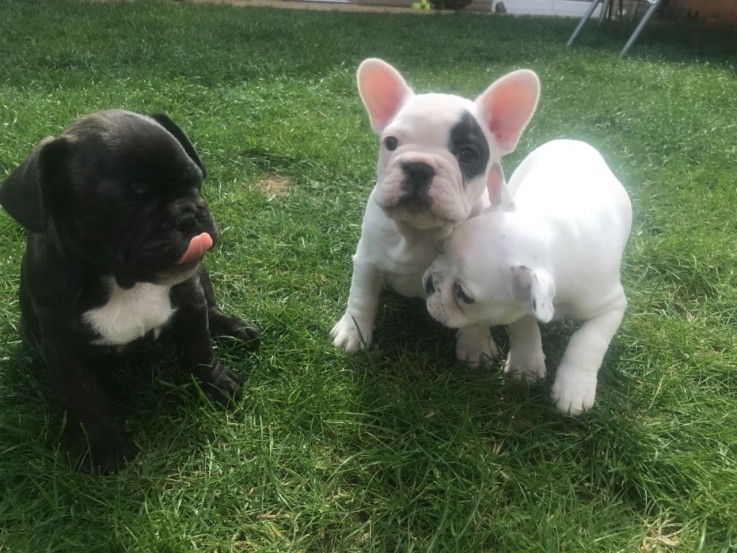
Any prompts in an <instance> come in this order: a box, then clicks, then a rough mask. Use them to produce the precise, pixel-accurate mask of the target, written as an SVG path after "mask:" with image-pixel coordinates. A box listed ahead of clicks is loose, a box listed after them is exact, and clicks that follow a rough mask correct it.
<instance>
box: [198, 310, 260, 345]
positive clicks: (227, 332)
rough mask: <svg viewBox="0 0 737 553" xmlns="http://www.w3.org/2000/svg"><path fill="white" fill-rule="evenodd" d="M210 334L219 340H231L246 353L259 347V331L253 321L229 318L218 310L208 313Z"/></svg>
mask: <svg viewBox="0 0 737 553" xmlns="http://www.w3.org/2000/svg"><path fill="white" fill-rule="evenodd" d="M209 324H210V334H211V335H212V336H213V337H214V338H219V339H221V340H223V339H225V340H233V341H234V342H238V344H239V345H240V346H242V347H244V348H245V349H246V350H248V351H254V350H256V349H258V347H259V346H260V345H261V331H260V330H259V328H258V325H257V324H256V323H254V322H253V321H249V320H247V319H241V318H239V317H229V316H228V315H224V314H223V313H221V312H220V311H218V310H216V309H215V310H211V311H210V313H209Z"/></svg>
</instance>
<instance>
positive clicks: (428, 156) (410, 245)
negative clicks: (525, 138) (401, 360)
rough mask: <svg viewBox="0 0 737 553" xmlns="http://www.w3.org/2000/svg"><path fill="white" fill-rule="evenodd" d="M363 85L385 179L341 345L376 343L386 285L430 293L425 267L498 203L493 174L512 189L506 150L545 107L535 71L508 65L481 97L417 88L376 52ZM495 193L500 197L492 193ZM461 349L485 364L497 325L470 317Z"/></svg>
mask: <svg viewBox="0 0 737 553" xmlns="http://www.w3.org/2000/svg"><path fill="white" fill-rule="evenodd" d="M357 77H358V90H359V93H360V95H361V99H362V100H363V103H364V105H365V107H366V110H367V111H368V115H369V119H370V121H371V127H372V128H373V130H374V132H375V133H376V134H377V135H378V136H379V138H380V149H379V161H378V165H377V173H378V179H377V182H376V186H375V187H374V189H373V190H372V192H371V195H370V197H369V199H368V204H367V206H366V211H365V213H364V217H363V225H362V229H361V238H360V240H359V242H358V247H357V249H356V253H355V255H354V256H353V277H352V281H351V288H350V293H349V296H348V306H347V308H346V311H345V314H344V315H343V317H342V318H341V319H340V320H339V321H338V322H337V324H336V325H335V326H334V327H333V329H332V331H331V334H332V337H333V344H334V345H335V347H338V348H344V349H345V350H346V351H348V352H351V353H352V352H355V351H358V350H359V349H361V348H362V347H368V346H369V345H370V344H371V339H372V336H373V330H374V321H375V319H376V314H377V310H378V306H379V295H380V293H381V290H382V289H383V288H384V287H385V286H389V287H390V288H392V289H393V290H395V291H396V292H397V293H399V294H401V295H403V296H406V297H419V298H424V297H425V292H424V290H423V287H422V274H423V273H424V271H425V269H427V267H428V266H429V265H430V263H431V262H432V260H433V259H434V258H435V256H436V255H437V253H438V248H439V246H440V243H441V242H442V240H443V239H444V238H446V237H447V236H448V235H449V234H450V232H451V231H452V230H453V228H454V227H455V226H456V225H458V224H460V223H461V222H463V221H464V220H466V219H467V218H469V217H471V216H473V215H476V214H478V213H480V212H481V211H482V210H484V209H485V208H487V207H489V205H490V198H489V197H488V196H487V195H486V194H485V189H486V183H487V181H489V180H490V179H491V180H494V181H495V182H499V184H500V187H498V188H497V189H496V190H498V191H499V190H501V191H502V192H503V190H504V184H503V179H504V176H503V173H502V170H501V166H500V163H499V161H500V159H501V157H502V156H503V155H505V154H508V153H509V152H512V151H513V150H514V148H515V146H516V145H517V142H518V140H519V137H520V135H521V133H522V131H523V130H524V128H525V127H526V126H527V123H528V122H529V120H530V118H531V117H532V114H533V113H534V111H535V108H536V106H537V99H538V95H539V89H540V84H539V81H538V78H537V76H536V75H535V73H533V72H532V71H528V70H519V71H515V72H512V73H509V74H507V75H505V76H503V77H501V78H500V79H498V80H497V81H495V82H494V83H493V84H491V86H489V87H488V88H487V89H486V90H485V91H484V92H483V93H482V94H481V95H480V96H478V98H476V99H475V100H474V101H471V100H467V99H465V98H461V97H460V96H454V95H450V94H417V95H415V94H414V93H413V91H412V89H411V88H410V87H409V86H408V85H407V83H406V82H405V80H404V78H403V77H402V76H401V75H400V74H399V72H398V71H397V70H396V69H394V68H393V67H392V66H391V65H389V64H387V63H386V62H384V61H382V60H379V59H367V60H365V61H364V62H363V63H361V65H360V67H359V68H358V75H357ZM491 201H496V199H495V198H492V199H491ZM456 355H457V357H458V358H459V359H461V360H463V361H468V362H470V363H477V362H478V361H480V360H482V359H483V358H484V357H495V356H496V355H497V350H496V346H495V345H494V342H493V341H492V340H491V336H490V332H489V327H488V326H476V327H472V326H467V327H465V328H464V329H463V330H462V332H461V334H460V335H459V337H458V342H457V346H456Z"/></svg>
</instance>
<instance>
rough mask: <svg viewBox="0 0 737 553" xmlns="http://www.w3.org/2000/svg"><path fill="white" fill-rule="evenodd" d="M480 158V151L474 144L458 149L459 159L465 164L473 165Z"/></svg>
mask: <svg viewBox="0 0 737 553" xmlns="http://www.w3.org/2000/svg"><path fill="white" fill-rule="evenodd" d="M478 159H479V152H478V150H476V148H474V147H473V146H464V147H463V148H461V149H460V150H458V161H459V162H460V163H462V164H464V165H472V164H474V163H476V162H477V161H478Z"/></svg>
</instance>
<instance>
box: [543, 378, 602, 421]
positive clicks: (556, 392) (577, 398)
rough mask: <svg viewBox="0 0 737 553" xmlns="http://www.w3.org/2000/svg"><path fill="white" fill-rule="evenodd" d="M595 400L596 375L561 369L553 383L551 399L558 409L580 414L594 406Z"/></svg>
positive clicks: (571, 413) (570, 413)
mask: <svg viewBox="0 0 737 553" xmlns="http://www.w3.org/2000/svg"><path fill="white" fill-rule="evenodd" d="M595 400H596V376H593V377H591V376H589V375H586V374H582V373H581V372H577V371H570V372H569V371H562V372H561V370H560V368H559V369H558V375H557V376H556V378H555V383H554V384H553V401H554V402H555V406H556V407H557V408H558V410H559V411H562V412H563V413H568V414H569V415H580V414H581V413H583V412H584V411H588V410H589V409H591V408H592V407H593V406H594V401H595Z"/></svg>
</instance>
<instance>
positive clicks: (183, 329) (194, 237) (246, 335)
mask: <svg viewBox="0 0 737 553" xmlns="http://www.w3.org/2000/svg"><path fill="white" fill-rule="evenodd" d="M204 178H205V168H204V167H203V165H202V162H201V161H200V158H199V156H198V155H197V152H196V151H195V149H194V146H193V145H192V143H191V142H190V141H189V140H188V139H187V137H186V136H185V134H184V133H183V132H182V130H181V129H180V128H179V127H178V126H177V125H176V124H175V123H174V122H173V121H172V120H171V119H169V118H168V117H167V116H165V115H152V116H150V117H146V116H142V115H138V114H135V113H131V112H127V111H122V110H110V111H102V112H98V113H93V114H91V115H88V116H86V117H83V118H82V119H80V120H78V121H77V122H76V123H74V124H73V125H72V126H71V127H69V128H68V129H67V130H65V131H64V132H63V133H62V134H61V135H60V136H58V137H56V138H47V139H45V140H43V141H42V142H41V143H40V144H39V145H38V146H37V147H36V149H35V150H34V151H33V153H32V154H31V156H30V157H29V158H28V159H27V160H26V161H25V162H23V164H22V165H20V166H19V167H18V168H17V169H16V170H15V171H14V172H13V173H12V174H11V175H10V176H9V177H8V179H7V180H6V181H5V182H4V183H3V185H2V186H1V187H0V204H1V205H2V206H3V207H4V208H5V209H6V210H7V212H8V213H9V214H10V215H11V216H13V217H14V218H15V219H16V220H17V221H18V222H19V223H20V224H21V225H23V226H24V227H25V228H26V229H27V230H28V231H29V232H28V238H27V242H26V251H25V255H24V257H23V262H22V266H21V282H20V308H21V325H20V326H21V331H22V333H23V336H24V338H25V339H26V340H27V341H28V342H29V343H31V344H34V345H36V346H38V347H39V348H40V351H41V355H42V357H43V359H44V361H45V363H46V364H47V365H48V367H49V369H50V371H51V374H52V376H53V379H54V381H55V383H56V385H57V387H58V388H59V391H60V394H61V397H62V400H63V402H64V404H65V406H66V407H67V409H68V411H69V421H70V424H69V429H70V430H73V431H74V430H76V432H72V434H73V435H76V437H74V438H73V439H72V442H71V444H70V454H71V455H72V456H73V457H74V458H77V459H79V460H86V461H87V462H89V464H90V465H91V466H92V467H94V468H97V469H99V470H102V471H113V470H117V469H118V468H119V467H120V466H121V465H122V463H124V462H125V460H126V459H128V458H130V457H131V456H132V455H133V454H134V452H135V449H134V447H133V445H132V444H131V442H130V441H129V440H128V438H127V437H126V435H125V432H124V431H123V429H122V428H121V426H120V425H119V424H118V423H117V422H116V421H115V419H114V418H113V415H112V413H111V410H110V406H109V403H108V401H107V399H106V398H105V396H104V395H103V393H102V391H101V390H100V388H99V387H98V385H97V383H96V378H95V374H94V373H95V371H105V370H106V367H105V366H104V364H105V359H106V357H108V356H109V354H110V353H121V352H124V351H126V350H130V349H131V348H132V347H133V346H134V344H136V343H140V342H143V341H146V340H153V339H156V338H158V337H159V335H160V333H161V331H162V330H163V329H165V328H169V329H170V330H171V331H172V334H173V336H174V340H175V342H176V344H177V346H178V347H179V348H180V350H181V354H182V365H183V367H184V368H185V369H187V370H189V371H192V372H193V373H194V374H195V375H196V377H197V378H198V380H199V382H200V383H201V385H202V388H203V390H204V392H205V393H206V394H207V395H208V396H209V397H210V398H211V399H213V400H214V401H217V402H219V403H222V404H224V405H227V404H228V403H229V402H230V400H231V399H232V398H234V397H236V396H237V395H238V393H239V391H240V384H241V381H242V378H241V377H240V376H239V375H237V374H235V373H234V372H232V371H231V370H230V369H228V368H227V367H224V366H223V365H222V364H220V362H219V361H218V360H217V359H216V358H215V355H214V353H213V349H212V345H211V343H210V338H211V336H213V335H215V336H220V335H223V336H233V337H235V338H238V339H242V340H244V341H246V342H248V343H249V345H253V346H256V345H257V344H258V340H259V334H258V330H257V328H256V326H255V325H254V324H253V323H251V322H249V321H245V320H242V319H239V318H236V317H229V316H226V315H224V314H223V313H221V312H220V311H219V310H218V308H217V306H216V303H215V296H214V293H213V289H212V284H211V283H210V279H209V276H208V274H207V271H206V270H205V268H204V266H203V265H202V264H201V260H202V256H203V255H204V253H205V252H206V251H207V250H208V249H209V248H210V247H211V246H212V244H213V243H214V242H215V241H216V240H217V238H218V231H217V228H216V226H215V222H214V220H213V218H212V216H211V215H210V212H209V210H208V208H207V204H206V202H205V200H204V198H203V197H202V195H201V193H200V188H201V186H202V181H203V179H204ZM80 430H81V431H80Z"/></svg>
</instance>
